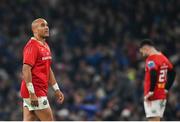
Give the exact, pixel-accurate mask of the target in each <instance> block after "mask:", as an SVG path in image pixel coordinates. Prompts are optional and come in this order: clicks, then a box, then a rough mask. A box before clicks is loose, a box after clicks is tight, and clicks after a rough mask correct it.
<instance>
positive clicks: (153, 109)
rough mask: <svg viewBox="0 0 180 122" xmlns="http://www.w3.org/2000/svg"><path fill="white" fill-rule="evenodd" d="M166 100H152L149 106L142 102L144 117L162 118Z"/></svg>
mask: <svg viewBox="0 0 180 122" xmlns="http://www.w3.org/2000/svg"><path fill="white" fill-rule="evenodd" d="M166 101H167V100H166V99H162V100H153V101H151V102H150V103H149V104H148V103H147V102H146V101H144V109H145V113H146V117H147V118H148V117H157V116H159V117H161V118H162V117H163V114H164V110H165V107H166Z"/></svg>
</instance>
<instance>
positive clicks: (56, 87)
mask: <svg viewBox="0 0 180 122" xmlns="http://www.w3.org/2000/svg"><path fill="white" fill-rule="evenodd" d="M52 87H53V89H54V91H56V90H59V86H58V84H57V83H55V84H54V85H53V86H52Z"/></svg>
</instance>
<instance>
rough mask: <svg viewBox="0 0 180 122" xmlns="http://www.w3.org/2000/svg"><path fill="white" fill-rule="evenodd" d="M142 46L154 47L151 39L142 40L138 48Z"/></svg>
mask: <svg viewBox="0 0 180 122" xmlns="http://www.w3.org/2000/svg"><path fill="white" fill-rule="evenodd" d="M144 45H149V46H154V43H153V41H152V40H151V39H144V40H142V41H141V43H140V48H141V47H143V46H144Z"/></svg>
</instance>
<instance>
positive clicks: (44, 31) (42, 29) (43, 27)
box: [37, 20, 49, 38]
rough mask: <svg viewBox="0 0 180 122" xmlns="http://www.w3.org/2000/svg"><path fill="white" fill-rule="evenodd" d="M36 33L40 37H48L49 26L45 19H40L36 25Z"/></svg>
mask: <svg viewBox="0 0 180 122" xmlns="http://www.w3.org/2000/svg"><path fill="white" fill-rule="evenodd" d="M37 33H38V35H39V36H40V37H42V38H47V37H49V27H48V23H47V22H46V21H45V20H41V21H40V22H39V23H38V25H37Z"/></svg>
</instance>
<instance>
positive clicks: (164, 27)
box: [0, 0, 180, 121]
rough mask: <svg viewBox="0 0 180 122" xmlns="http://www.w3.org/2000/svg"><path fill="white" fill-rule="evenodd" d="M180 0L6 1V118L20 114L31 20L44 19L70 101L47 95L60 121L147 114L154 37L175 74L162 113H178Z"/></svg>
mask: <svg viewBox="0 0 180 122" xmlns="http://www.w3.org/2000/svg"><path fill="white" fill-rule="evenodd" d="M179 6H180V1H179V0H88V1H87V0H0V106H1V107H0V120H6V121H7V120H22V99H21V97H20V94H19V91H20V84H21V68H22V51H23V47H24V45H25V44H26V43H27V41H28V40H29V39H30V37H31V36H32V32H31V22H32V21H33V20H34V19H36V18H39V17H42V18H45V19H46V20H47V21H48V23H49V26H50V35H51V36H50V38H49V39H47V40H48V43H49V45H50V47H51V50H52V54H53V65H52V68H53V69H54V72H55V75H56V78H57V81H58V84H59V85H60V88H61V89H62V91H63V92H64V95H65V101H64V103H63V104H62V105H59V104H57V103H56V101H55V98H54V96H53V91H52V89H51V88H50V89H49V96H48V98H49V101H50V105H51V107H52V109H53V113H54V115H55V118H56V120H82V121H84V120H136V121H138V120H146V118H145V113H144V108H143V78H144V59H142V57H141V55H140V54H139V52H138V45H139V43H140V41H141V40H142V39H144V38H151V39H153V40H154V41H155V44H156V46H157V48H158V49H159V50H161V51H162V52H163V53H164V54H165V55H166V56H167V57H168V58H169V59H170V60H171V61H172V63H173V64H174V66H175V69H176V72H177V75H176V79H175V83H174V84H173V87H172V89H171V90H170V92H169V98H168V103H167V106H166V110H165V114H164V118H163V120H174V121H175V120H180V94H179V93H180V59H179V57H180V41H179V39H180V7H179Z"/></svg>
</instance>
